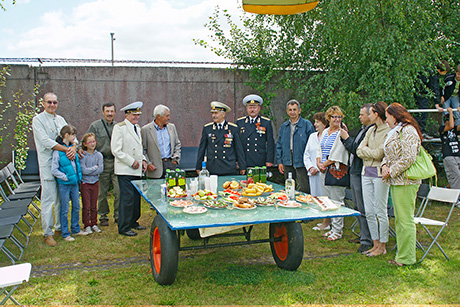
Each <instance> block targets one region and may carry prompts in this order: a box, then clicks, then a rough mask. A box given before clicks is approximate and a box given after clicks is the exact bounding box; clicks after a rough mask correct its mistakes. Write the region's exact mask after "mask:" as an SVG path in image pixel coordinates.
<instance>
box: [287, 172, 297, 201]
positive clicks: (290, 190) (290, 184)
mask: <svg viewBox="0 0 460 307" xmlns="http://www.w3.org/2000/svg"><path fill="white" fill-rule="evenodd" d="M285 189H286V194H287V196H288V197H289V199H291V200H293V199H294V198H295V180H294V179H292V173H291V172H289V174H288V178H287V179H286V182H285Z"/></svg>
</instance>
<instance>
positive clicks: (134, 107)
mask: <svg viewBox="0 0 460 307" xmlns="http://www.w3.org/2000/svg"><path fill="white" fill-rule="evenodd" d="M143 105H144V104H143V103H142V101H135V102H131V103H130V104H128V105H127V106H125V107H123V108H121V111H124V112H125V113H132V114H142V111H141V108H142V106H143Z"/></svg>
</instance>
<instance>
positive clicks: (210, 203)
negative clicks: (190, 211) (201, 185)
mask: <svg viewBox="0 0 460 307" xmlns="http://www.w3.org/2000/svg"><path fill="white" fill-rule="evenodd" d="M229 205H230V202H228V201H226V200H224V199H219V200H205V201H203V206H205V207H206V208H209V209H225V208H227V207H228V206H229Z"/></svg>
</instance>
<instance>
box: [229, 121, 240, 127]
mask: <svg viewBox="0 0 460 307" xmlns="http://www.w3.org/2000/svg"><path fill="white" fill-rule="evenodd" d="M227 123H228V124H229V125H230V126H233V127H238V125H237V124H234V123H230V122H227Z"/></svg>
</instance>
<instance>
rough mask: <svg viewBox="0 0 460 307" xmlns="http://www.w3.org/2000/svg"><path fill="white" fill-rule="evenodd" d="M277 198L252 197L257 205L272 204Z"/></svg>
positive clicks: (266, 205)
mask: <svg viewBox="0 0 460 307" xmlns="http://www.w3.org/2000/svg"><path fill="white" fill-rule="evenodd" d="M276 202H277V200H276V199H273V198H269V197H257V198H256V199H254V203H255V204H256V205H257V206H265V207H268V206H274V205H275V204H276Z"/></svg>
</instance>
